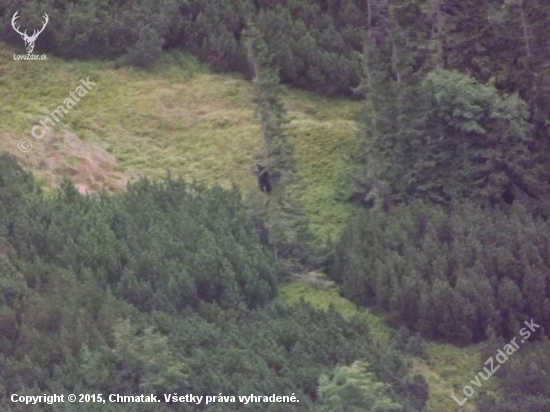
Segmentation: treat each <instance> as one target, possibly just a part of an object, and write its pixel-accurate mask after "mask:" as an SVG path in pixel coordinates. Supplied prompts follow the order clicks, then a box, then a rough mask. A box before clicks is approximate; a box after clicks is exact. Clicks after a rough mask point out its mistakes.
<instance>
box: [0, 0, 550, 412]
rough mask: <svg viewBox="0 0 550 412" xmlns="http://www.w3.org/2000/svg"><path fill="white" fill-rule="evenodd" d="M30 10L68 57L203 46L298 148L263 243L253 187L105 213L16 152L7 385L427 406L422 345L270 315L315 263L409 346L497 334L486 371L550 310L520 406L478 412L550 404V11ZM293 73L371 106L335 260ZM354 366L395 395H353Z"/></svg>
mask: <svg viewBox="0 0 550 412" xmlns="http://www.w3.org/2000/svg"><path fill="white" fill-rule="evenodd" d="M15 9H19V10H20V11H21V19H22V21H24V19H25V18H28V17H24V16H33V17H32V18H36V19H38V18H39V16H41V12H39V11H41V10H43V9H47V10H48V13H49V14H50V20H51V21H50V24H51V30H49V31H47V32H44V33H43V34H42V37H41V42H40V45H37V48H39V47H40V48H41V49H42V50H43V51H47V52H51V53H55V54H57V55H59V56H62V57H65V58H107V59H116V60H117V61H118V63H119V64H133V65H138V66H142V67H148V66H150V65H152V64H154V62H155V61H156V60H157V59H158V57H159V56H160V55H161V53H162V52H163V50H170V49H183V50H186V51H190V52H192V53H194V54H195V55H197V56H199V58H201V59H202V60H203V61H206V62H208V63H209V64H210V65H211V66H212V67H213V68H215V69H216V70H220V71H239V72H242V73H246V74H247V75H249V76H250V77H251V78H252V77H253V78H254V80H255V82H256V84H257V85H258V88H259V93H258V105H259V112H260V115H261V121H262V126H265V127H264V129H265V130H264V139H265V141H266V146H267V144H268V143H269V144H270V145H272V147H275V148H276V151H277V152H278V154H277V155H276V156H271V155H272V154H273V153H270V156H269V158H268V159H266V161H267V163H268V166H269V167H270V169H272V170H274V171H276V172H278V173H280V176H281V179H280V182H282V183H279V187H280V188H282V189H280V191H279V195H278V196H279V197H278V200H279V201H280V205H279V206H280V207H279V208H275V207H274V208H270V209H269V210H263V212H262V213H263V214H261V213H260V215H258V213H256V214H255V215H254V219H255V224H256V229H257V227H258V221H259V222H260V223H261V224H262V225H263V224H264V223H265V225H266V227H267V228H268V229H269V230H270V231H269V233H270V235H268V236H267V238H261V236H260V237H258V236H257V233H256V231H255V229H254V226H253V225H252V221H251V220H249V219H251V218H250V216H249V215H248V211H247V207H250V206H251V205H252V207H253V208H254V209H255V212H257V210H262V206H261V205H257V204H256V205H255V204H254V203H252V204H251V203H249V202H248V203H247V202H245V203H246V204H247V206H246V207H244V206H242V204H241V200H240V199H239V194H238V192H237V191H236V190H233V191H224V190H221V189H219V188H211V189H205V188H202V187H199V186H196V185H195V186H194V185H187V184H184V183H183V182H180V181H172V180H168V181H167V182H165V183H163V184H152V183H149V182H147V181H142V182H140V183H138V184H136V185H133V186H130V187H129V190H128V193H127V194H125V195H124V196H121V197H111V196H107V195H105V194H101V195H98V196H96V197H90V198H86V197H82V196H80V195H79V194H78V193H77V192H76V191H75V190H74V188H72V187H71V185H70V184H66V185H65V186H64V187H63V188H62V190H61V191H60V192H59V195H58V196H57V197H56V198H55V199H45V198H43V197H42V196H41V195H40V194H39V193H36V190H37V189H36V187H35V185H34V183H33V182H32V178H31V177H29V176H28V175H26V174H25V173H24V172H23V171H21V170H20V169H19V168H18V166H17V165H15V164H14V163H13V160H10V159H9V158H6V157H4V158H2V162H4V163H3V165H2V170H10V171H11V172H9V173H11V174H12V176H11V177H9V178H5V177H4V175H2V179H3V180H2V182H1V185H0V187H1V190H2V193H3V195H1V199H2V203H0V206H1V207H2V208H3V210H2V215H1V217H0V219H3V220H2V225H3V226H4V227H5V228H6V230H5V233H4V234H3V235H1V236H3V240H2V248H3V249H4V251H3V252H2V254H0V258H2V259H3V260H4V261H5V264H3V265H2V266H3V267H5V268H8V269H7V273H8V274H9V276H7V277H6V279H5V280H3V281H5V282H6V286H5V287H4V290H5V292H4V294H3V296H4V298H3V299H4V304H3V306H2V311H3V312H2V313H3V314H2V317H1V320H0V321H1V323H0V327H1V328H2V331H5V333H3V337H2V353H3V354H4V357H2V358H0V360H1V361H2V362H4V364H5V366H3V367H2V370H3V371H4V372H3V373H4V376H3V379H4V381H3V382H2V385H3V387H4V390H5V391H6V392H11V391H14V390H16V389H19V388H25V389H28V390H31V389H33V390H36V391H38V392H40V391H43V390H46V389H49V390H53V389H55V388H56V386H55V385H58V386H57V387H60V388H61V387H66V388H81V389H90V390H93V389H96V388H100V389H101V390H107V389H105V386H106V383H107V382H110V385H111V387H114V388H117V390H119V391H120V392H122V393H124V392H125V391H127V392H130V391H132V390H134V391H135V390H137V389H138V388H151V389H150V390H156V391H171V390H175V389H174V388H181V387H189V388H190V389H192V390H194V391H197V392H198V391H201V393H205V394H206V392H208V390H209V389H211V388H214V387H215V388H220V391H221V390H222V389H221V388H227V390H228V391H231V390H238V391H245V392H247V391H256V390H257V391H260V390H262V391H274V392H276V391H282V392H285V391H290V392H295V393H297V394H298V395H299V396H300V399H304V400H307V401H306V402H304V403H303V404H302V403H301V404H300V405H299V406H297V405H295V408H296V409H295V410H302V409H303V410H324V409H323V408H325V409H326V410H330V411H339V410H351V409H349V408H352V407H355V406H358V407H359V405H363V407H364V405H365V404H367V405H369V406H367V407H364V409H363V410H388V411H390V410H399V409H400V408H399V405H401V406H402V410H407V411H414V410H421V409H422V407H423V405H424V403H425V400H426V397H427V391H426V385H425V381H423V379H422V378H421V377H411V376H410V374H409V370H408V369H407V367H406V363H407V362H406V361H405V359H406V357H407V356H408V355H405V354H404V353H402V350H405V348H408V350H409V352H411V353H413V354H415V355H418V354H419V353H423V351H422V349H421V347H422V342H423V341H422V338H420V337H419V336H420V335H413V338H410V342H409V343H410V344H409V343H407V344H403V342H401V343H399V342H397V341H396V342H394V345H395V347H393V348H391V347H390V348H377V347H376V345H373V344H371V342H370V341H369V339H370V338H369V334H368V331H367V330H365V327H364V326H361V325H360V323H359V322H355V323H354V322H353V321H350V322H347V321H345V320H343V319H342V318H341V317H339V315H338V314H337V313H335V312H334V311H331V312H329V313H326V314H325V313H319V312H316V311H314V310H313V309H311V308H307V307H304V306H301V307H299V308H295V309H288V308H287V309H285V308H281V307H278V306H276V305H272V304H270V303H269V302H270V301H271V300H272V299H273V298H274V297H275V296H276V293H277V284H278V282H279V281H280V280H281V279H279V277H280V276H281V273H286V274H288V273H289V272H290V271H292V270H294V271H295V270H297V269H300V268H305V267H308V266H311V265H313V266H315V268H316V269H324V270H326V271H327V272H328V274H329V276H330V277H331V278H332V279H334V280H336V281H337V282H339V283H340V285H341V288H342V293H343V295H344V296H345V297H346V298H349V299H351V300H353V301H354V302H356V303H357V304H359V305H363V306H368V307H375V308H377V309H378V310H380V311H381V312H382V313H385V314H387V317H388V319H389V321H390V322H392V323H393V324H394V325H395V326H398V325H404V326H406V327H408V328H409V329H410V330H411V331H412V332H410V333H413V334H414V333H419V334H421V335H422V336H423V337H424V338H428V339H433V340H441V341H446V342H451V343H454V344H459V345H466V344H470V343H475V342H481V341H487V342H488V344H487V354H486V357H485V358H484V359H483V360H485V359H486V358H487V357H488V356H491V355H494V353H495V351H496V348H499V347H500V348H501V347H502V346H503V344H504V342H505V341H506V340H509V339H511V338H512V337H513V336H516V335H517V332H518V330H519V328H520V327H521V325H522V324H523V322H524V321H527V320H529V319H531V318H533V319H534V320H535V322H536V323H537V324H540V325H541V330H540V332H538V333H537V334H536V336H533V337H532V338H531V341H532V342H530V343H528V344H526V345H525V347H524V348H522V350H521V353H519V354H517V355H514V358H513V359H512V360H510V361H509V363H507V364H506V367H505V368H501V370H500V371H499V372H497V376H498V377H499V379H498V382H499V387H500V389H501V393H500V396H493V395H491V394H484V395H483V396H482V397H481V398H480V399H479V400H478V407H479V409H480V410H483V411H484V412H485V411H488V412H493V411H495V412H496V411H499V412H500V411H505V412H516V411H518V412H519V411H522V412H525V411H527V412H531V411H532V412H535V411H536V412H540V411H549V410H550V380H549V379H550V378H548V375H547V374H546V373H545V369H547V366H548V365H549V363H550V351H549V350H548V348H549V347H550V344H549V342H548V336H550V335H549V334H550V298H549V297H550V235H549V230H548V229H549V226H548V225H549V223H548V218H549V217H550V174H549V172H548V170H550V147H549V144H548V143H549V141H548V136H549V127H550V115H549V112H548V108H549V107H550V97H549V96H550V30H548V28H549V27H550V8H549V7H548V5H547V4H546V2H545V1H543V0H535V1H529V2H527V1H522V0H516V1H511V0H510V1H509V0H501V1H490V0H483V1H477V0H466V1H456V0H453V1H451V0H424V1H420V0H408V1H406V0H399V1H398V0H395V1H394V0H379V1H375V0H364V1H362V0H342V1H337V0H327V1H318V2H306V1H303V0H289V1H254V2H251V1H221V0H219V1H208V2H205V1H193V0H189V1H176V0H164V1H159V2H157V3H154V4H153V3H147V2H146V1H134V2H126V1H117V2H113V1H107V0H103V1H101V0H98V1H93V2H69V1H55V2H51V3H50V4H49V8H48V7H46V5H45V4H43V3H40V4H39V3H38V2H37V1H29V2H22V1H6V0H3V1H0V14H1V15H2V16H6V14H7V13H8V12H11V11H12V10H15ZM26 23H28V24H30V23H32V20H29V21H27V22H26ZM0 24H1V25H0V33H2V37H3V38H5V39H8V41H10V42H13V43H14V44H15V42H20V39H19V38H18V37H17V35H16V34H15V33H14V32H13V30H12V29H11V27H10V26H9V23H7V19H3V20H2V23H0ZM30 26H32V24H30ZM30 26H29V27H30ZM277 76H278V79H276V77H277ZM279 79H280V81H282V82H283V83H286V84H289V85H292V86H295V87H299V88H304V89H309V90H313V91H316V92H320V93H323V94H326V95H328V96H347V97H353V98H357V99H362V100H363V101H364V110H363V112H362V114H361V117H360V119H359V123H360V126H361V128H360V131H359V133H358V136H357V150H356V151H355V155H354V156H353V157H352V158H350V159H349V161H350V164H351V165H352V169H353V170H352V171H350V173H349V176H347V181H346V184H344V185H342V187H341V188H339V192H338V193H337V194H336V196H338V198H339V199H340V200H341V201H342V202H349V203H350V204H353V205H355V206H357V208H356V212H355V213H354V214H353V216H352V218H351V219H350V222H349V225H348V228H347V229H346V230H345V232H344V234H343V236H342V238H341V239H337V240H335V242H334V244H332V243H329V244H328V246H327V248H326V249H327V250H328V251H327V250H324V249H323V248H317V249H316V247H317V246H315V245H316V241H315V239H313V238H312V236H313V235H312V234H311V233H310V232H308V231H307V219H301V218H300V219H298V218H297V219H295V221H290V222H289V220H288V219H290V218H289V216H290V215H292V214H293V212H295V211H296V210H298V211H299V212H300V213H302V211H301V210H299V204H298V203H299V202H295V199H293V198H292V197H291V196H290V195H289V193H291V191H288V190H287V189H288V187H290V186H292V185H293V184H296V182H294V181H293V179H295V175H293V173H294V168H295V164H294V163H293V159H292V153H291V152H292V150H291V147H289V145H288V141H287V140H286V134H285V133H286V132H285V128H284V121H283V117H284V109H282V108H281V107H280V106H281V104H280V103H281V102H280V100H278V97H277V93H278V92H277V90H278V81H279ZM266 157H268V156H267V155H266ZM285 179H286V180H285ZM14 182H18V183H17V184H16V183H14ZM283 189H284V190H283ZM276 192H277V191H276V190H275V193H276ZM274 196H275V195H274ZM138 203H139V205H140V208H136V204H138ZM273 204H275V201H274V202H273ZM285 205H290V206H289V207H287V206H285ZM283 206H284V207H287V209H286V210H284V207H283ZM270 207H271V206H270ZM300 213H298V215H300ZM300 216H301V215H300ZM254 219H252V220H254ZM258 219H259V220H258ZM61 222H62V223H63V224H61ZM298 231H300V232H299V236H298V235H296V234H297V233H298ZM260 232H262V231H260ZM181 233H191V234H192V235H191V236H190V237H189V238H187V239H186V238H185V237H182V236H180V234H181ZM264 233H266V232H264ZM260 235H262V233H260ZM189 239H192V241H189ZM198 245H200V247H198ZM263 246H267V247H265V248H264V247H263ZM273 247H276V250H277V251H276V252H275V253H274V254H273V253H272V251H271V249H272V248H273ZM182 250H186V251H187V252H186V253H185V255H183V254H182V252H181V251H182ZM268 250H269V252H268ZM276 260H277V261H276ZM285 262H286V266H285V264H284V263H285ZM82 285H86V287H85V289H82V287H83V286H82ZM71 288H73V289H71ZM84 290H85V291H86V293H84ZM68 291H70V293H69V292H68ZM80 296H81V298H79V299H81V300H79V301H78V302H77V297H80ZM91 296H95V297H94V298H91ZM86 298H88V299H89V300H88V301H86ZM67 299H68V301H69V303H68V304H67V302H66V301H67ZM71 299H74V301H73V303H71ZM82 300H83V301H84V302H88V303H86V304H85V305H84V306H83V304H82ZM71 305H72V306H71ZM86 305H88V306H86ZM79 313H80V314H81V316H80V315H78V316H77V314H79ZM181 314H186V316H184V317H182V316H180V315H181ZM122 318H124V319H127V318H128V319H130V320H129V321H123V320H120V321H113V319H122ZM61 320H63V321H61ZM255 322H257V323H255ZM191 324H192V325H193V326H190V325H191ZM251 325H258V326H254V327H255V328H256V329H257V330H254V327H252V326H251ZM69 328H72V329H69ZM69 330H72V332H69ZM260 330H261V333H260V332H259V331H260ZM328 330H330V331H331V332H330V333H328V332H327V331H328ZM191 331H192V334H191ZM237 336H238V338H237ZM145 337H146V338H145ZM232 339H234V340H232ZM39 341H40V342H41V343H42V342H46V344H47V345H49V346H48V348H49V349H48V350H38V349H37V347H39V346H37V345H38V343H37V342H39ZM188 342H192V343H193V342H196V344H195V345H193V344H188ZM312 342H315V344H314V345H313V344H312ZM366 342H367V344H365V343H366ZM415 342H416V343H418V345H416V344H414V343H415ZM133 345H136V346H140V345H141V347H142V348H145V349H143V350H142V351H141V353H147V351H150V353H152V354H153V353H154V354H155V356H158V357H159V360H158V362H153V363H150V362H144V361H143V358H140V356H142V355H139V353H138V354H136V351H135V350H134V349H133V348H132V346H133ZM144 345H145V346H144ZM412 346H419V347H420V348H416V349H411V347H412ZM199 347H200V348H201V349H200V350H198V349H197V348H199ZM236 348H239V349H238V350H237V349H236ZM259 348H260V349H259ZM266 348H268V349H266ZM283 348H284V349H283ZM493 349H494V350H493ZM225 351H226V352H225ZM223 353H227V354H228V355H227V356H225V355H223ZM6 354H7V355H6ZM239 359H240V360H239ZM356 360H359V361H365V362H368V364H369V365H370V366H366V365H365V364H363V363H361V362H359V363H353V364H352V362H354V361H356ZM166 364H170V365H173V366H172V367H171V368H167V369H166V368H162V369H160V368H159V366H158V365H166ZM342 364H346V365H350V364H352V366H349V367H348V366H344V367H342V366H341V365H342ZM100 365H101V366H100ZM105 365H107V366H105ZM155 365H157V366H155ZM337 367H339V368H340V369H338V371H337V372H335V371H334V369H335V368H337ZM25 368H27V369H25ZM150 368H153V369H150ZM155 368H157V369H155ZM368 368H371V369H370V370H371V371H372V373H374V375H373V374H372V373H371V372H368ZM26 370H28V372H25V371H26ZM10 371H13V372H10ZM259 371H262V372H259ZM330 371H332V373H333V374H332V375H330V373H331V372H330ZM10 373H11V375H10ZM322 374H327V375H324V377H322V378H320V376H321V375H322ZM342 374H343V375H344V377H343V378H342V377H341V376H343V375H342ZM346 374H347V376H349V377H350V378H349V379H350V380H351V381H354V382H357V381H358V380H359V381H362V382H365V381H366V382H370V381H380V382H383V383H385V384H387V385H390V386H384V385H383V386H380V385H375V384H372V385H359V386H360V387H361V388H363V389H362V390H357V386H355V387H354V389H353V390H350V391H349V392H346V390H348V389H349V388H348V389H346V388H347V386H346V385H345V384H343V385H342V384H341V383H342V382H346V380H345V375H346ZM25 376H32V377H33V380H32V382H26V381H24V377H25ZM37 376H38V377H40V376H41V377H42V378H41V379H37V378H35V377H37ZM189 376H193V379H190V378H189ZM22 379H23V380H22ZM338 382H340V384H338ZM466 383H467V382H465V384H466ZM10 385H11V386H10ZM48 385H54V386H48ZM71 385H73V386H71ZM78 385H80V386H78ZM102 385H103V386H102ZM185 385H187V386H185ZM352 386H353V385H352ZM338 387H340V389H341V390H342V391H343V392H341V396H337V395H335V393H336V394H337V393H338ZM296 388H299V389H296ZM368 388H371V389H372V388H378V389H376V391H377V392H373V391H374V390H375V389H372V390H369V389H368ZM100 389H98V390H100ZM296 391H301V392H300V393H298V392H296ZM335 391H336V392H335ZM38 392H37V393H38ZM349 393H354V394H356V395H357V397H354V396H348V395H349ZM322 394H325V396H326V398H325V399H323V397H322V396H321V398H319V395H322ZM345 394H348V395H345ZM361 397H363V398H361ZM329 399H331V400H329ZM366 399H370V400H366ZM373 399H378V402H380V405H378V409H376V407H377V406H376V401H373ZM330 402H333V403H332V404H331V403H330ZM346 402H348V403H346ZM369 402H370V403H369ZM372 402H374V403H372ZM166 408H170V405H166ZM286 408H288V406H286ZM308 408H309V409H308ZM346 408H348V409H346ZM369 408H370V409H369ZM384 408H385V409H384ZM121 410H124V409H121ZM167 410H169V409H167ZM219 410H223V409H219ZM228 410H229V409H228ZM266 410H268V409H267V407H266ZM269 410H270V411H273V410H276V409H273V408H270V409H269ZM281 410H283V409H281ZM284 410H285V411H286V410H290V409H284ZM357 410H361V409H357Z"/></svg>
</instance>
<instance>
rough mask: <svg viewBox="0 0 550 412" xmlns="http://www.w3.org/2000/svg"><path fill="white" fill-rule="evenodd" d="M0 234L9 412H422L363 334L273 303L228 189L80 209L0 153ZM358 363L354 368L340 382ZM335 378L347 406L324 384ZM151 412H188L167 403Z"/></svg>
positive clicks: (4, 390)
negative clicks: (349, 410)
mask: <svg viewBox="0 0 550 412" xmlns="http://www.w3.org/2000/svg"><path fill="white" fill-rule="evenodd" d="M0 228H1V229H0V261H1V262H0V263H1V264H0V353H1V354H2V356H0V394H1V397H2V408H3V410H12V411H20V410H26V406H23V405H20V404H15V403H12V402H11V401H10V400H9V399H10V396H11V394H14V393H18V394H24V395H42V394H44V393H48V394H50V393H58V394H59V393H90V394H91V393H102V394H103V395H104V396H107V395H109V394H111V393H118V394H121V395H136V394H140V393H154V394H158V395H160V396H159V399H164V398H163V394H164V393H166V394H169V393H172V394H173V393H175V392H177V393H179V394H180V395H184V394H186V393H193V394H194V395H202V396H206V395H218V394H219V393H223V394H224V395H226V396H229V395H233V396H236V395H250V394H251V393H253V394H256V395H264V394H268V395H269V394H273V393H275V394H278V395H289V396H290V395H291V394H292V393H294V394H295V395H296V396H297V398H298V399H300V403H295V404H292V405H289V404H279V405H277V404H274V405H271V406H270V405H269V404H267V403H266V404H254V406H253V407H254V410H258V411H263V410H269V411H283V410H284V411H290V410H294V411H302V410H304V411H306V410H318V409H316V408H320V407H324V406H323V405H325V403H326V402H329V401H328V400H326V401H325V399H324V398H323V393H330V394H331V400H330V405H329V404H327V405H326V406H327V407H329V409H330V410H337V409H334V408H346V405H348V404H350V405H351V404H354V405H356V404H357V402H359V401H361V400H365V399H366V400H368V401H369V402H373V404H375V403H376V402H383V403H384V404H387V405H390V406H391V408H392V409H387V410H388V411H389V410H397V409H395V408H398V409H401V408H404V409H405V410H408V411H415V410H418V411H420V410H421V409H422V407H423V405H424V403H425V402H426V400H427V396H428V391H427V384H426V382H425V381H424V380H423V378H421V377H419V376H413V375H411V373H410V370H409V363H408V361H407V356H405V355H404V354H403V352H402V351H401V349H402V347H401V346H398V345H390V346H388V347H385V348H379V347H378V346H377V345H375V344H374V342H373V340H372V339H371V337H370V334H369V330H368V327H367V326H366V325H365V323H364V322H363V321H360V320H358V319H352V320H346V319H344V318H343V317H342V316H341V315H339V314H338V313H337V312H336V311H334V310H330V311H328V312H320V311H317V310H314V309H313V308H311V307H309V306H307V305H305V304H301V305H298V306H295V307H291V308H287V307H283V306H280V305H278V304H275V303H273V302H272V299H273V297H274V296H276V294H277V276H278V275H277V272H276V269H275V264H274V261H273V258H272V257H271V255H270V254H269V253H266V252H265V251H264V250H263V248H262V246H261V245H260V241H259V238H258V236H257V234H256V232H255V231H256V229H255V227H254V225H253V224H252V222H251V217H250V215H249V213H248V212H247V211H246V209H245V208H244V207H243V205H242V204H241V200H240V196H239V193H238V191H237V190H236V189H233V190H222V189H220V188H216V187H214V188H210V189H207V188H204V187H201V186H199V185H193V184H185V183H184V182H183V181H181V180H173V179H170V178H169V179H167V180H166V181H165V182H162V183H151V182H149V181H147V180H142V181H140V182H138V183H136V184H134V185H130V186H129V187H128V190H127V192H126V193H125V194H124V195H121V196H110V195H107V194H105V193H101V194H98V195H94V196H83V195H81V194H79V193H78V191H77V190H76V189H75V188H74V187H73V186H72V185H71V184H70V183H69V182H65V183H64V184H63V186H62V188H61V189H60V190H59V191H58V192H57V193H56V194H55V195H54V196H50V197H45V196H44V195H43V194H41V191H40V189H39V187H38V186H37V184H36V183H35V181H34V179H33V177H32V175H30V174H28V173H27V172H25V171H23V170H22V169H21V168H20V167H19V165H18V164H17V163H16V161H15V160H14V158H13V157H11V156H8V155H6V154H2V155H1V156H0ZM413 341H414V339H413ZM355 361H359V362H362V363H361V364H356V366H355V367H354V368H351V367H350V369H337V368H341V367H344V366H346V367H347V365H351V364H352V363H353V362H355ZM357 365H360V366H361V367H360V368H359V366H357ZM357 368H359V372H357V371H356V369H357ZM335 371H338V376H339V378H338V379H339V381H348V383H347V384H346V388H347V389H346V390H351V391H352V392H353V393H355V394H356V396H355V397H351V398H350V397H349V396H345V394H344V392H341V390H340V389H339V386H337V387H333V386H334V385H332V380H331V379H332V376H333V373H335ZM356 373H360V374H361V376H365V379H368V380H367V382H371V383H372V385H373V386H372V388H371V385H365V384H364V382H363V383H357V382H356V380H354V379H353V378H354V376H355V374H356ZM322 376H325V378H323V379H321V377H322ZM333 395H334V396H337V397H338V396H339V398H338V399H340V401H337V402H336V401H335V399H334V396H333ZM335 402H336V403H335ZM88 407H89V409H87V410H107V409H106V407H107V406H106V405H103V404H95V405H94V404H88ZM108 408H109V409H108V410H117V411H129V410H132V411H136V410H138V411H139V410H151V409H150V407H141V406H140V405H139V404H135V403H134V404H120V405H108ZM210 409H211V410H217V411H229V410H236V409H238V403H227V404H218V405H216V406H215V407H212V408H210ZM41 410H44V411H48V410H51V411H63V410H68V409H66V407H65V405H64V404H54V405H41ZM155 410H159V411H162V410H166V411H168V410H180V411H192V410H196V407H195V406H192V405H189V404H181V403H180V404H165V403H164V402H163V403H159V404H157V405H156V406H155Z"/></svg>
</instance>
